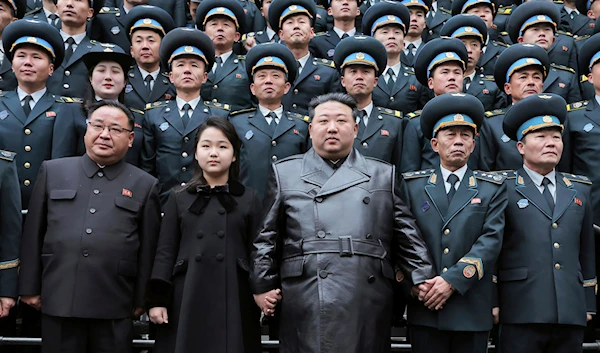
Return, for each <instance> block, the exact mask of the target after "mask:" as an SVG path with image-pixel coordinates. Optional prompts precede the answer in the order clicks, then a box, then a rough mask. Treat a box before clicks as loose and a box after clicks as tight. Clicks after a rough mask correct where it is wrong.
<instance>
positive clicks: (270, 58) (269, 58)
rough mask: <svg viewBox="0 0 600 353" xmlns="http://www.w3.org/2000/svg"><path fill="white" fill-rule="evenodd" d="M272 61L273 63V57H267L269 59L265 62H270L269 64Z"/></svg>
mask: <svg viewBox="0 0 600 353" xmlns="http://www.w3.org/2000/svg"><path fill="white" fill-rule="evenodd" d="M271 61H273V58H272V57H270V56H267V57H266V58H265V62H268V63H270V62H271Z"/></svg>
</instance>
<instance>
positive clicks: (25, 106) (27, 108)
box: [23, 95, 33, 117]
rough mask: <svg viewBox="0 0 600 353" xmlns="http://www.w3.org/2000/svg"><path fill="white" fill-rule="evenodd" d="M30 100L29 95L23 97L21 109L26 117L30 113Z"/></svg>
mask: <svg viewBox="0 0 600 353" xmlns="http://www.w3.org/2000/svg"><path fill="white" fill-rule="evenodd" d="M32 100H33V98H32V97H31V96H30V95H26V96H25V98H23V111H24V112H25V116H26V117H27V116H29V113H31V105H30V104H29V103H30V102H31V101H32Z"/></svg>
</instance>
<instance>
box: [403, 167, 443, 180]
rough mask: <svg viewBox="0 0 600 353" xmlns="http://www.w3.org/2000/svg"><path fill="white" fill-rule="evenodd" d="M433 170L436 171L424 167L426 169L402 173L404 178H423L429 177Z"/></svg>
mask: <svg viewBox="0 0 600 353" xmlns="http://www.w3.org/2000/svg"><path fill="white" fill-rule="evenodd" d="M433 172H435V169H424V170H419V171H416V172H406V173H402V177H403V178H404V179H415V178H422V177H428V176H430V175H431V174H432V173H433Z"/></svg>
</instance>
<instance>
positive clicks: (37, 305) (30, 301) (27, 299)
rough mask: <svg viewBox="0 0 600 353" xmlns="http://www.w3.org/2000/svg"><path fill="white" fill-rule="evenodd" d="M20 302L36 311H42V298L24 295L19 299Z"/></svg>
mask: <svg viewBox="0 0 600 353" xmlns="http://www.w3.org/2000/svg"><path fill="white" fill-rule="evenodd" d="M21 301H22V302H23V303H25V304H27V305H29V306H31V307H32V308H34V309H36V310H41V309H42V297H41V296H39V295H25V296H23V297H21Z"/></svg>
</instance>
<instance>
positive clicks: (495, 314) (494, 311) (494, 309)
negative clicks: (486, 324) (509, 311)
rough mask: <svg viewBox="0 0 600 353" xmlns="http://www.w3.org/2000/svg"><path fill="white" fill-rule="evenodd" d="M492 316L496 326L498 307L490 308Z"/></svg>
mask: <svg viewBox="0 0 600 353" xmlns="http://www.w3.org/2000/svg"><path fill="white" fill-rule="evenodd" d="M492 316H493V317H494V324H498V322H500V308H499V307H494V308H492Z"/></svg>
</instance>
